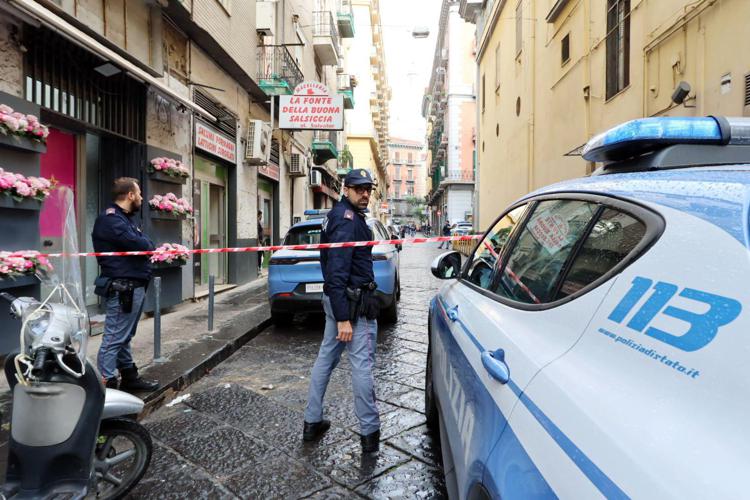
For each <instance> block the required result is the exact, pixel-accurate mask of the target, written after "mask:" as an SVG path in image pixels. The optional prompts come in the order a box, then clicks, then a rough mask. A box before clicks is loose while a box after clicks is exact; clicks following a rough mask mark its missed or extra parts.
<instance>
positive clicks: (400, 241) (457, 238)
mask: <svg viewBox="0 0 750 500" xmlns="http://www.w3.org/2000/svg"><path fill="white" fill-rule="evenodd" d="M481 237H482V235H481V234H469V235H466V236H435V237H432V238H404V239H398V240H378V241H346V242H342V243H316V244H310V245H270V246H257V247H235V248H201V249H194V250H188V252H187V253H191V254H201V253H243V252H275V251H277V250H320V249H323V248H351V247H374V246H376V245H409V244H413V243H432V242H441V241H472V240H476V239H479V238H481ZM184 253H185V252H184V251H183V252H181V251H179V250H168V251H161V252H157V251H155V250H148V251H134V252H85V253H69V254H65V253H48V254H41V255H40V256H41V257H47V258H53V257H133V256H139V255H140V256H143V255H181V254H184Z"/></svg>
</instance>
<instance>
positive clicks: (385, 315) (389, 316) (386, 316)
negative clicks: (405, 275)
mask: <svg viewBox="0 0 750 500" xmlns="http://www.w3.org/2000/svg"><path fill="white" fill-rule="evenodd" d="M396 300H397V299H396V290H394V291H393V295H391V303H390V304H389V305H388V307H386V308H385V309H383V310H382V311H380V320H381V321H382V322H383V323H385V324H388V325H392V324H393V323H395V322H396V321H398V309H397V304H396Z"/></svg>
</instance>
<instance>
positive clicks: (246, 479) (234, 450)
mask: <svg viewBox="0 0 750 500" xmlns="http://www.w3.org/2000/svg"><path fill="white" fill-rule="evenodd" d="M435 247H436V245H435V244H429V246H428V245H419V246H414V247H406V248H404V251H403V252H402V253H401V265H400V271H401V274H400V276H401V286H402V294H401V302H400V305H399V321H398V323H397V324H395V325H392V326H387V327H381V328H380V331H379V333H378V346H377V349H378V350H377V364H376V371H375V379H376V384H377V385H376V392H377V397H378V399H379V404H378V407H379V410H380V413H381V421H382V429H381V439H382V441H381V449H380V452H379V454H377V455H375V456H362V453H361V448H360V443H359V435H358V434H357V432H358V425H357V419H356V416H355V414H354V408H353V401H352V393H351V374H350V371H349V363H348V361H347V360H346V354H344V357H343V359H342V362H341V363H340V364H339V366H338V368H337V369H336V370H335V372H334V376H333V378H332V380H331V383H330V385H329V388H328V392H327V394H326V410H325V411H326V417H327V418H329V419H330V420H331V422H332V427H331V429H330V430H329V431H328V432H327V433H326V435H325V436H324V437H323V438H322V440H321V441H319V442H317V443H312V444H303V442H302V439H301V434H302V423H303V409H304V406H305V402H306V397H307V386H308V376H309V373H310V369H311V367H312V365H313V362H314V361H315V357H316V354H317V350H318V346H319V341H320V337H321V334H322V330H323V324H324V321H323V318H322V316H320V317H316V316H310V317H298V318H296V320H295V322H294V323H293V325H292V326H290V327H285V328H278V327H271V328H269V329H267V330H266V331H264V332H262V333H261V334H260V335H258V336H257V337H256V338H255V339H253V340H252V341H250V342H249V343H248V344H247V345H245V346H244V347H243V348H241V349H240V350H239V351H238V352H237V353H235V354H234V355H233V356H232V357H230V358H229V359H228V360H227V361H225V362H224V363H222V364H221V365H220V366H219V367H217V368H216V369H214V370H213V371H212V372H211V373H210V374H208V375H207V376H206V377H204V378H203V379H202V380H200V381H199V382H197V383H196V384H194V385H193V386H190V387H188V388H187V389H186V391H185V392H184V393H183V394H185V395H186V394H189V397H187V399H185V400H184V401H183V402H181V403H178V404H176V405H173V406H172V407H164V408H161V409H160V410H159V411H157V412H156V413H154V414H153V415H151V416H150V417H149V418H148V419H147V420H146V421H145V423H146V425H147V426H148V428H149V430H150V431H151V433H152V436H153V438H154V443H155V453H154V458H153V461H152V463H151V466H150V468H149V470H148V472H147V475H146V477H144V479H143V481H142V482H141V483H140V484H139V486H138V487H137V488H136V490H134V491H133V494H132V498H236V497H239V498H282V497H283V498H300V497H307V498H352V497H357V496H362V497H367V498H444V497H445V490H444V483H443V476H442V470H441V466H440V450H439V448H438V447H437V444H436V443H435V441H434V440H433V439H432V438H431V437H430V436H429V435H428V434H427V431H426V427H425V425H424V422H425V418H424V414H423V412H424V375H425V371H424V370H425V357H426V353H427V307H428V303H429V301H430V299H431V297H432V296H433V295H434V293H435V291H436V290H437V289H438V287H439V285H440V283H439V281H438V280H436V279H435V278H433V277H432V275H431V274H430V270H429V267H430V263H431V260H432V258H433V257H434V256H436V255H438V254H439V253H440V252H442V251H441V250H438V249H436V248H435Z"/></svg>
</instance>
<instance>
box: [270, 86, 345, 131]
mask: <svg viewBox="0 0 750 500" xmlns="http://www.w3.org/2000/svg"><path fill="white" fill-rule="evenodd" d="M279 128H281V129H285V130H343V129H344V96H343V95H341V94H339V93H335V94H331V91H330V89H329V88H328V87H327V86H325V85H323V84H322V83H320V82H302V83H300V84H299V85H297V86H296V87H295V88H294V94H293V95H282V96H279Z"/></svg>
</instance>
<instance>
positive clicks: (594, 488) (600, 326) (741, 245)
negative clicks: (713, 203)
mask: <svg viewBox="0 0 750 500" xmlns="http://www.w3.org/2000/svg"><path fill="white" fill-rule="evenodd" d="M657 208H658V210H659V212H660V214H661V215H662V216H663V217H664V219H665V220H666V221H667V223H666V227H664V229H663V234H661V237H660V238H659V239H658V242H656V243H655V244H654V243H653V240H654V238H655V236H656V235H658V233H659V231H658V226H659V221H658V220H657V221H656V224H653V223H651V224H649V221H648V220H646V218H645V217H643V218H642V219H643V220H645V221H646V226H647V227H646V229H647V230H646V232H645V235H644V236H643V239H644V240H645V241H644V242H645V243H646V244H647V245H650V249H649V250H648V251H647V252H645V253H643V254H642V256H641V257H640V258H639V259H638V260H637V261H635V262H634V263H632V264H631V265H629V266H627V267H625V268H624V269H622V270H621V271H620V272H619V274H618V275H617V278H616V279H615V280H613V281H614V284H613V285H612V287H611V289H610V292H609V294H608V296H607V297H606V299H605V301H604V302H603V303H602V306H601V307H600V309H599V311H598V312H597V314H596V315H595V316H594V318H593V320H592V322H591V324H590V325H589V327H588V328H587V329H586V332H585V334H584V335H583V336H582V338H581V339H580V341H579V342H578V343H577V344H576V345H575V347H574V348H573V349H571V350H570V351H569V352H568V353H566V355H565V356H563V357H561V358H560V359H558V360H556V361H555V362H554V363H552V364H550V365H549V366H548V367H545V369H544V370H542V372H541V373H540V374H539V375H538V376H537V377H536V378H535V379H534V381H533V382H532V383H531V384H530V386H529V387H528V388H527V393H526V394H527V396H528V397H529V398H530V399H533V400H535V401H536V402H537V404H538V407H539V408H538V409H537V410H535V411H540V412H544V414H545V415H546V416H547V418H548V419H549V421H550V422H553V423H554V425H555V427H556V429H557V431H556V435H557V436H559V437H562V438H564V440H565V442H564V443H558V439H554V438H552V437H551V436H550V435H549V434H548V433H547V432H546V431H545V430H544V429H542V428H540V426H539V425H532V424H533V421H534V420H535V419H534V417H533V416H532V415H530V414H529V412H527V411H525V410H524V411H520V409H519V411H516V412H515V413H514V414H513V416H512V420H511V426H512V427H518V428H522V429H527V432H526V433H525V435H524V436H523V438H522V439H523V440H524V442H525V444H526V445H527V446H528V449H529V451H530V453H532V454H534V455H538V456H544V457H545V458H546V460H545V463H544V468H543V471H544V472H545V474H546V475H547V476H548V478H549V480H550V482H551V483H552V484H554V487H555V492H556V493H558V494H559V495H560V496H561V497H569V498H586V497H594V496H600V495H604V496H607V497H610V498H618V497H619V498H624V497H633V498H745V497H747V491H748V486H749V485H750V480H748V476H747V471H748V470H749V469H750V456H749V455H748V450H750V431H748V425H747V421H748V415H750V402H749V401H750V400H748V398H747V397H746V395H747V394H748V389H749V388H750V382H748V381H749V379H748V377H747V371H746V369H745V366H746V365H747V357H748V354H750V343H748V340H747V332H748V328H749V327H750V317H748V314H747V313H746V312H745V311H744V310H743V307H742V305H743V303H747V300H748V291H747V285H746V284H747V282H748V279H750V267H749V266H748V250H747V247H746V246H745V242H744V241H738V240H737V239H735V238H734V237H733V236H731V235H730V234H729V233H728V232H726V231H725V230H723V229H722V228H720V227H719V226H718V225H715V224H712V223H708V222H706V221H705V220H702V219H699V218H697V217H694V216H692V215H689V214H686V213H684V212H681V211H678V210H673V209H670V208H667V207H663V206H657ZM727 212H729V211H728V210H727ZM727 212H724V214H726V213H727ZM632 213H633V214H634V215H638V216H640V215H639V213H638V212H637V211H635V210H634V211H633V212H632ZM741 213H742V221H741V224H746V223H747V222H746V221H747V218H746V217H747V212H746V208H745V211H744V212H741ZM727 220H729V219H727ZM738 221H739V219H738ZM619 225H620V226H621V227H627V226H626V225H625V223H624V222H622V221H621V223H620V224H619ZM654 225H656V226H657V230H656V231H654V230H653V226H654ZM735 227H739V225H738V226H735ZM631 232H632V231H631ZM654 233H657V234H654ZM591 246H593V247H597V246H599V247H604V245H591ZM601 250H608V251H611V250H612V249H611V248H601ZM584 267H585V266H584ZM730 273H731V276H730Z"/></svg>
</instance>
